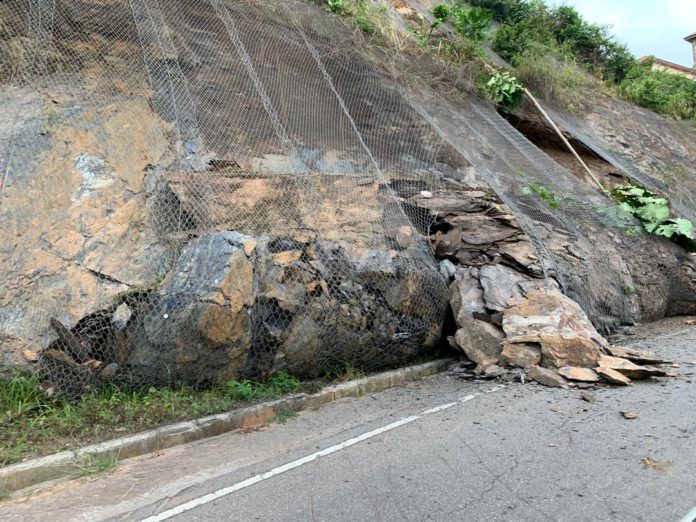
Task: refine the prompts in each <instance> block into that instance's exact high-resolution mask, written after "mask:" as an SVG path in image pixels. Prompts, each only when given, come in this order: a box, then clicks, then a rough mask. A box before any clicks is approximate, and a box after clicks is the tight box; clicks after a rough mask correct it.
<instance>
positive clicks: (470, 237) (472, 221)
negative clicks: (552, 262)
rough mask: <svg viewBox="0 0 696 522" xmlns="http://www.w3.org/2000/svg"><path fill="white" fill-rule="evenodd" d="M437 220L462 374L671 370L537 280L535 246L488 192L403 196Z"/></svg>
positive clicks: (563, 378) (556, 376)
mask: <svg viewBox="0 0 696 522" xmlns="http://www.w3.org/2000/svg"><path fill="white" fill-rule="evenodd" d="M409 203H410V204H414V205H416V206H418V207H419V208H422V209H427V210H428V211H429V212H430V213H431V214H432V217H433V220H434V221H435V226H434V229H435V233H434V234H433V235H432V237H431V241H432V244H433V249H434V251H435V253H436V256H437V257H438V258H440V259H441V261H440V270H441V272H442V273H443V275H445V276H446V277H448V278H449V281H450V283H449V285H450V286H449V288H450V307H451V309H452V312H453V315H454V320H455V323H456V328H457V329H456V332H455V333H454V335H452V336H450V337H448V341H449V344H450V346H451V347H452V348H454V349H455V350H457V351H459V352H460V353H461V354H463V355H464V356H466V358H467V359H468V361H470V364H465V365H464V366H463V367H460V368H459V373H461V374H463V375H464V376H468V377H475V376H480V377H484V378H496V377H504V378H506V379H514V378H516V377H517V378H520V379H524V377H522V374H524V375H526V377H527V378H529V379H531V380H534V381H536V382H539V383H540V384H543V385H546V386H557V387H565V386H569V385H570V386H574V385H575V384H576V383H598V382H606V383H610V384H617V385H628V384H630V383H631V381H632V380H640V379H647V378H650V377H665V376H670V375H672V374H671V372H670V371H668V370H666V369H664V368H659V367H658V366H660V365H664V364H667V363H668V362H669V361H665V360H663V359H661V358H659V357H657V356H656V355H654V354H651V353H647V352H640V351H636V350H630V349H627V348H621V347H617V346H612V345H610V343H609V342H608V341H607V340H606V339H605V338H604V337H603V336H602V335H601V334H600V333H599V332H598V331H597V330H596V329H595V327H594V326H593V325H592V323H591V322H590V320H589V319H588V317H587V315H586V314H585V312H584V311H583V310H582V309H581V308H580V306H579V305H578V304H577V303H576V302H575V301H573V300H572V299H570V298H569V297H567V296H565V295H564V294H563V293H562V291H561V289H560V285H559V284H558V283H557V282H556V281H555V280H554V279H553V278H551V277H549V278H547V279H544V278H543V271H542V267H541V266H540V264H539V260H538V258H537V256H536V255H535V254H534V248H533V246H532V244H531V243H530V242H529V240H528V239H527V238H526V236H525V235H524V233H523V232H522V230H521V229H520V227H519V225H518V223H517V221H516V219H515V217H514V216H512V215H511V214H510V213H509V212H507V211H506V209H505V206H504V205H503V204H502V203H501V202H499V201H497V199H496V197H495V196H493V195H491V194H487V193H485V192H482V191H474V190H469V189H467V188H466V187H462V186H459V187H456V186H455V187H452V186H451V187H450V188H449V189H447V190H446V191H442V192H440V193H437V194H431V193H429V192H424V193H421V194H419V195H418V196H416V197H413V198H411V199H410V200H409Z"/></svg>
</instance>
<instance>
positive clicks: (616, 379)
mask: <svg viewBox="0 0 696 522" xmlns="http://www.w3.org/2000/svg"><path fill="white" fill-rule="evenodd" d="M595 371H596V372H597V373H598V374H599V375H601V376H602V377H604V378H605V379H606V380H607V381H608V382H609V383H610V384H618V385H620V386H628V385H629V384H631V379H629V378H628V377H626V376H625V375H624V374H623V373H620V372H617V371H616V370H612V369H611V368H602V367H599V368H597V369H596V370H595Z"/></svg>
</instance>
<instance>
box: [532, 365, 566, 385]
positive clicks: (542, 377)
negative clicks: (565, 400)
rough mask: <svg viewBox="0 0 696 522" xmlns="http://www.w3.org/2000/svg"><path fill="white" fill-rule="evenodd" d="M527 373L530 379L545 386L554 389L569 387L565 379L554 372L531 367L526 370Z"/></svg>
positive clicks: (539, 367)
mask: <svg viewBox="0 0 696 522" xmlns="http://www.w3.org/2000/svg"><path fill="white" fill-rule="evenodd" d="M525 372H526V373H527V376H528V377H529V378H530V379H532V380H534V381H536V382H538V383H539V384H543V385H544V386H550V387H553V388H565V387H566V386H567V384H566V381H565V379H563V377H561V376H560V375H559V374H558V372H556V371H554V370H549V369H548V368H542V367H541V366H530V367H529V368H526V369H525Z"/></svg>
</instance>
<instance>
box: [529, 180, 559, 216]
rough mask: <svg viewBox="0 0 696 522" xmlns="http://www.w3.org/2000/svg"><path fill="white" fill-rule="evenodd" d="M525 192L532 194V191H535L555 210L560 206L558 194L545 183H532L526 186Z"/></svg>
mask: <svg viewBox="0 0 696 522" xmlns="http://www.w3.org/2000/svg"><path fill="white" fill-rule="evenodd" d="M523 192H524V193H525V194H531V193H532V192H534V193H536V194H537V195H538V196H539V197H540V198H541V200H542V201H543V202H544V203H546V204H547V205H548V206H549V208H552V209H554V210H555V209H557V208H558V200H557V199H556V196H555V195H554V193H553V192H551V191H550V190H549V189H547V188H546V187H544V186H543V185H539V184H538V183H530V184H529V185H527V186H526V187H525V189H524V191H523Z"/></svg>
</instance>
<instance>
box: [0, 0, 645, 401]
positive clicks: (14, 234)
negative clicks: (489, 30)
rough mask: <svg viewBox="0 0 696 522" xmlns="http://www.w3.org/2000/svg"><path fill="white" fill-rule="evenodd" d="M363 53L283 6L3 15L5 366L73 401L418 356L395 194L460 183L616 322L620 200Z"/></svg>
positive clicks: (431, 336)
mask: <svg viewBox="0 0 696 522" xmlns="http://www.w3.org/2000/svg"><path fill="white" fill-rule="evenodd" d="M379 52H380V51H379V50H376V49H370V48H368V46H366V44H365V42H364V41H363V40H362V37H361V36H359V35H357V34H355V33H354V32H352V31H350V30H348V29H347V28H346V26H345V25H344V24H342V23H341V22H340V21H338V20H336V19H335V18H332V17H331V16H330V15H328V14H327V13H323V12H322V11H321V10H320V9H319V8H318V7H317V6H315V5H312V4H311V3H304V2H299V1H297V2H294V1H290V2H282V3H281V2H263V1H252V0H239V1H232V0H206V1H193V0H178V1H174V0H167V1H165V0H6V1H3V2H0V168H1V169H2V189H1V193H0V197H2V203H1V206H0V219H1V220H2V223H3V227H2V229H1V230H0V256H1V258H0V259H1V260H2V266H3V267H7V270H8V277H6V278H5V280H4V281H1V282H0V335H2V336H3V339H2V340H3V345H4V346H3V350H2V353H3V354H5V355H3V356H4V357H5V356H6V354H17V353H21V351H22V350H25V349H26V350H29V351H30V352H38V353H39V357H40V361H39V363H40V368H41V371H42V372H43V375H44V376H45V378H46V379H47V380H49V381H50V382H52V383H54V384H55V385H56V386H57V387H59V388H60V390H61V391H63V392H64V393H66V394H68V395H71V394H72V395H77V394H80V393H82V392H84V391H85V390H87V389H90V388H91V387H94V386H96V385H98V384H99V383H100V382H102V381H116V382H122V383H129V384H133V385H157V384H174V383H186V384H189V385H194V386H209V385H214V384H216V383H221V382H225V381H226V380H229V379H233V378H243V377H256V378H258V377H263V376H265V375H268V374H269V373H271V372H274V371H278V370H285V371H288V372H290V373H293V374H296V375H298V376H315V375H319V374H321V373H324V372H326V371H328V370H329V369H331V368H332V367H334V366H337V365H344V364H351V365H355V366H360V367H362V368H365V369H370V368H379V367H385V366H391V365H394V364H398V363H401V362H405V361H407V360H410V359H413V358H414V357H416V356H418V355H419V354H421V353H423V352H424V351H426V350H428V349H429V348H432V347H433V346H434V345H435V344H436V343H437V342H438V341H439V339H440V335H441V329H442V324H443V318H444V315H445V312H446V307H447V300H448V291H447V281H446V280H445V278H444V277H443V276H442V275H441V274H440V272H439V271H438V267H437V264H436V262H435V260H434V258H433V255H432V253H431V249H430V245H429V237H428V236H429V232H430V227H431V225H432V216H431V215H430V214H429V213H428V212H420V211H419V210H418V209H417V208H415V207H413V206H409V205H407V204H405V203H404V200H405V199H408V198H412V197H413V196H414V195H417V194H419V193H422V192H424V191H433V190H435V189H437V188H438V187H440V186H441V180H442V179H443V178H458V179H461V178H462V176H461V170H462V169H465V168H466V167H467V166H473V167H474V168H475V170H476V172H477V175H478V176H481V177H482V178H484V179H485V181H486V182H487V183H488V184H489V185H490V186H491V187H492V189H493V190H494V191H495V192H496V193H497V194H498V195H499V196H500V198H501V199H502V200H503V201H504V202H505V203H506V204H507V206H508V208H509V209H510V210H511V211H512V212H513V213H514V214H515V216H516V218H517V219H518V221H519V222H520V224H521V225H522V227H523V229H524V231H525V232H526V233H527V235H528V236H529V237H530V239H531V240H532V242H533V244H534V246H535V247H536V249H537V254H538V256H539V258H540V260H541V261H540V262H541V265H542V266H543V268H544V270H543V271H544V274H545V275H548V276H552V277H554V278H556V279H558V280H559V281H560V283H561V285H562V287H563V288H564V290H565V291H566V292H567V293H568V294H569V295H570V296H571V297H573V298H574V299H576V300H577V301H578V302H579V303H580V304H581V306H582V307H583V308H584V309H585V311H586V312H587V313H588V315H589V316H590V317H591V319H592V320H593V322H594V323H595V324H596V325H597V326H600V327H603V328H605V329H608V328H611V327H613V326H616V325H617V324H620V323H622V322H627V321H631V320H633V319H635V318H636V317H637V316H638V315H639V314H638V312H637V311H636V307H637V304H636V297H635V296H631V295H628V294H627V293H626V292H625V291H624V289H625V288H626V285H629V284H631V271H630V269H629V267H628V266H627V264H626V262H625V259H626V258H627V257H629V256H630V255H631V254H632V252H633V250H632V248H633V249H635V248H636V244H637V245H640V241H641V239H640V238H635V239H633V240H632V241H633V243H630V242H629V240H628V238H626V237H625V236H624V234H623V230H622V229H621V227H619V226H616V223H615V222H612V220H611V219H609V218H608V217H607V214H606V213H605V212H604V210H606V209H607V208H609V209H610V210H611V212H614V211H615V206H613V205H611V204H609V203H608V202H607V201H606V200H605V199H604V198H603V197H602V196H601V195H599V194H598V193H597V192H596V191H594V190H592V189H589V188H587V187H586V186H585V185H584V184H583V183H582V182H581V181H579V180H577V179H576V178H574V177H573V175H572V174H570V173H569V172H568V171H566V170H565V169H563V168H562V167H561V166H560V165H558V164H556V163H555V162H553V161H552V160H550V158H548V157H546V156H545V155H544V154H543V153H541V151H539V150H538V149H536V148H535V147H534V146H533V145H532V144H531V143H529V142H528V141H527V140H526V139H525V138H524V137H523V136H522V135H520V134H519V133H517V131H515V130H514V129H513V128H512V127H511V126H510V125H509V124H508V123H507V122H506V121H505V120H504V119H503V118H501V117H500V116H499V115H498V114H497V113H495V111H493V110H492V109H491V108H489V107H487V106H484V105H480V104H478V103H477V102H473V101H469V100H462V103H461V104H459V105H456V106H455V105H452V104H450V103H449V102H448V101H446V100H445V99H444V98H442V97H439V96H438V95H436V94H435V93H434V91H432V90H430V88H429V87H428V86H427V85H425V84H424V83H423V82H418V81H415V80H414V81H408V82H406V81H403V78H401V77H400V76H399V75H398V74H397V73H396V72H394V70H392V69H389V68H388V67H385V66H382V65H381V64H380V56H379V55H378V54H377V53H379ZM402 65H403V64H402ZM451 150H455V151H456V152H457V153H458V154H459V156H457V157H456V158H455V157H453V155H452V154H451V153H450V152H451ZM531 183H535V184H537V185H544V186H545V187H548V188H549V190H551V191H553V192H554V193H555V194H557V196H558V202H557V203H558V207H557V208H550V207H549V205H548V202H546V201H544V200H543V199H542V198H540V197H539V194H537V193H536V192H534V191H530V190H529V187H530V184H531ZM611 212H610V214H611ZM611 216H613V214H611ZM611 216H610V217H611ZM621 219H622V220H624V222H625V220H629V221H630V223H631V224H632V225H634V224H635V222H634V221H632V218H631V217H630V216H628V215H624V216H621ZM612 230H613V231H614V232H615V234H614V232H612ZM607 237H610V238H611V239H610V240H607ZM636 242H637V243H636ZM599 243H601V247H599V246H598V245H599ZM631 245H633V246H631ZM7 357H9V356H7Z"/></svg>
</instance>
